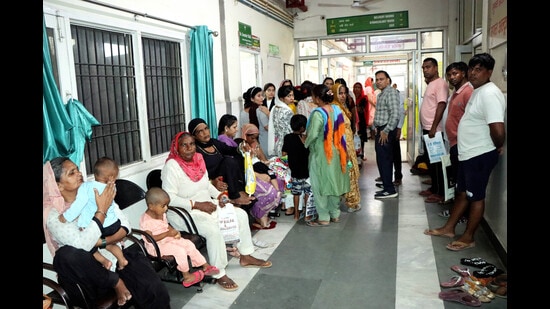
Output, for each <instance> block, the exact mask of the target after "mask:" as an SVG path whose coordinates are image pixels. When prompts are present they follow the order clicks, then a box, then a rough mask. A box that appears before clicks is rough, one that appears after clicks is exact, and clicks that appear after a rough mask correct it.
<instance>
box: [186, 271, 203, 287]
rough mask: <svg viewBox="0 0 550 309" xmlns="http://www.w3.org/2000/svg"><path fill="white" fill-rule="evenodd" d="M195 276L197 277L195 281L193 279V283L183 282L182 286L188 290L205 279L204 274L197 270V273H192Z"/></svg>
mask: <svg viewBox="0 0 550 309" xmlns="http://www.w3.org/2000/svg"><path fill="white" fill-rule="evenodd" d="M192 274H193V276H194V277H195V279H193V281H191V282H185V281H183V282H182V284H183V286H184V287H186V288H188V287H190V286H192V285H194V284H196V283H198V282H201V281H202V279H204V272H203V271H202V270H197V271H196V272H194V273H192Z"/></svg>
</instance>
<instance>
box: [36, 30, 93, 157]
mask: <svg viewBox="0 0 550 309" xmlns="http://www.w3.org/2000/svg"><path fill="white" fill-rule="evenodd" d="M42 32H43V38H42V39H43V41H42V58H43V59H42V60H43V66H42V79H43V83H44V84H43V88H42V92H43V96H42V119H43V122H42V130H43V137H42V138H43V140H42V163H46V161H48V160H51V159H53V158H55V157H61V156H62V157H69V158H70V159H71V160H72V161H73V162H75V163H76V164H79V163H80V162H81V161H82V158H83V155H84V146H85V141H86V140H90V139H91V137H92V129H91V127H92V125H99V122H98V121H97V120H96V119H95V118H94V117H93V116H92V115H91V114H90V113H89V112H88V111H87V110H86V108H85V107H84V105H82V103H80V102H78V101H77V100H73V99H70V100H69V102H68V103H67V105H65V104H63V101H62V99H61V95H60V94H59V90H58V88H57V85H56V83H55V79H54V76H53V72H52V63H51V58H50V49H49V43H48V35H47V33H46V24H45V22H43V29H42Z"/></svg>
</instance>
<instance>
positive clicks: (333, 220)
mask: <svg viewBox="0 0 550 309" xmlns="http://www.w3.org/2000/svg"><path fill="white" fill-rule="evenodd" d="M330 222H333V223H340V218H330Z"/></svg>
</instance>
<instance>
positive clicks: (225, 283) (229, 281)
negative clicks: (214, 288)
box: [217, 276, 239, 291]
mask: <svg viewBox="0 0 550 309" xmlns="http://www.w3.org/2000/svg"><path fill="white" fill-rule="evenodd" d="M224 277H226V278H227V279H226V280H225V281H221V280H220V279H221V278H220V279H217V283H218V285H219V286H220V288H222V289H224V290H226V291H235V290H237V289H238V288H239V286H238V285H237V284H236V283H235V281H233V280H232V279H230V278H229V277H227V276H224ZM222 278H223V277H222ZM230 284H234V285H235V286H234V287H230V286H229V285H230Z"/></svg>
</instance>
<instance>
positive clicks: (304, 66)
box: [299, 59, 319, 84]
mask: <svg viewBox="0 0 550 309" xmlns="http://www.w3.org/2000/svg"><path fill="white" fill-rule="evenodd" d="M318 79H319V61H318V60H317V59H315V60H302V61H300V79H299V80H301V81H302V82H303V81H305V80H309V81H311V82H313V83H315V84H317V83H318Z"/></svg>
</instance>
